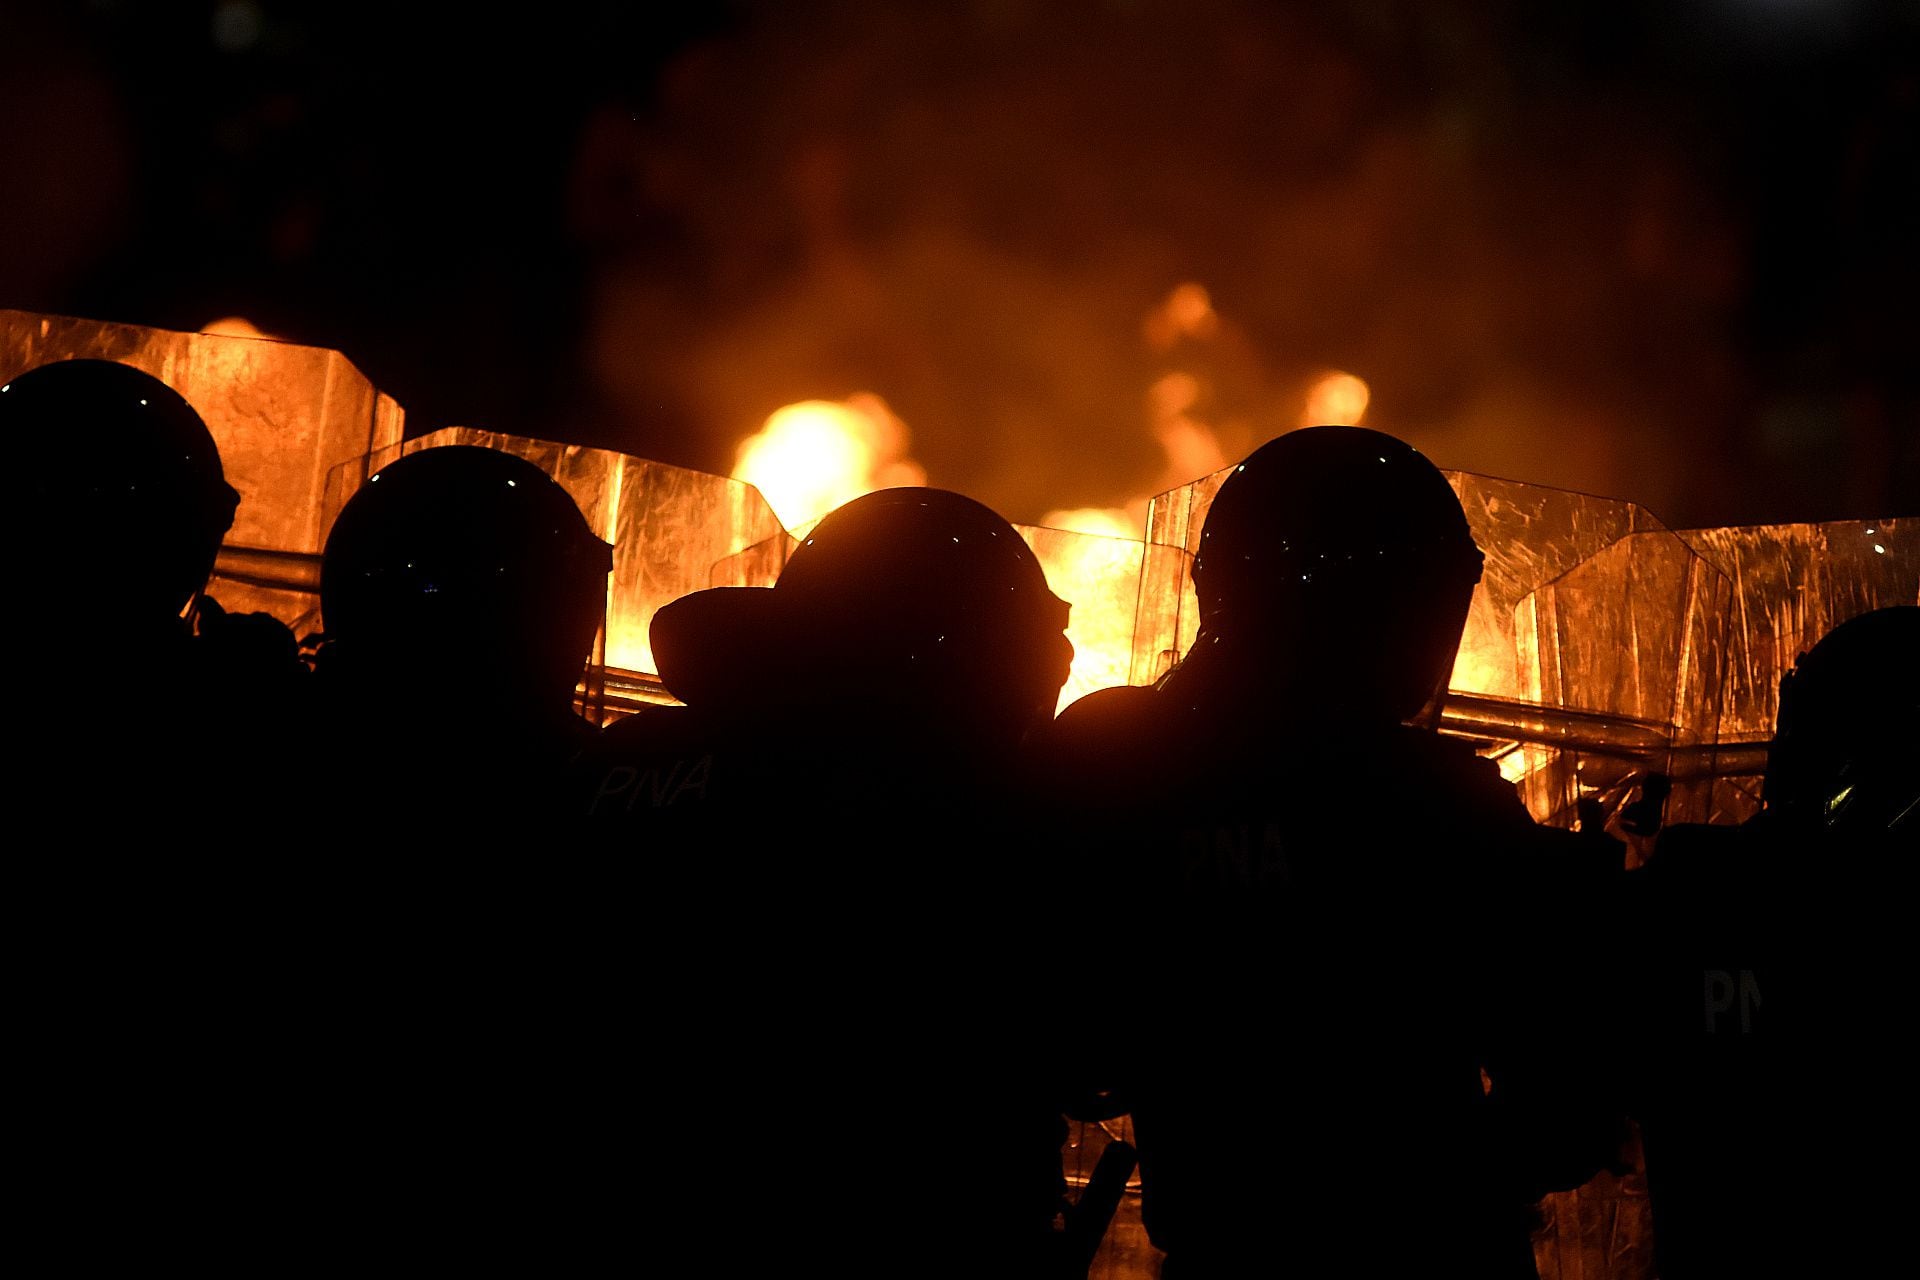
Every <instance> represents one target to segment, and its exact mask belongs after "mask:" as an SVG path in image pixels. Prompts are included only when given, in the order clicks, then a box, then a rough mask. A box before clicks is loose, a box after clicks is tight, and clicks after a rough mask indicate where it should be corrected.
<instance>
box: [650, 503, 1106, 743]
mask: <svg viewBox="0 0 1920 1280" xmlns="http://www.w3.org/2000/svg"><path fill="white" fill-rule="evenodd" d="M1067 614H1068V606H1067V604H1066V603H1065V602H1064V601H1062V600H1061V599H1060V598H1059V597H1057V596H1055V595H1054V594H1053V592H1052V591H1051V590H1050V589H1049V588H1048V586H1047V579H1046V574H1045V572H1044V571H1043V570H1042V569H1041V567H1040V564H1039V562H1038V561H1037V560H1036V559H1034V556H1033V552H1032V551H1031V550H1030V549H1029V548H1028V546H1027V544H1026V542H1025V540H1024V539H1022V538H1021V537H1020V534H1019V532H1018V531H1017V530H1016V529H1014V527H1013V526H1012V525H1010V524H1008V523H1007V522H1006V521H1005V520H1004V519H1002V518H1001V517H1000V516H999V515H997V514H996V513H994V512H993V511H992V510H991V509H989V508H987V507H985V506H982V505H981V504H980V503H978V502H975V501H974V500H973V499H971V498H967V497H963V496H962V495H960V494H957V493H952V492H949V491H947V490H944V489H931V488H899V489H882V490H879V491H877V492H874V493H869V494H866V495H864V496H862V497H859V498H855V499H854V500H853V501H851V502H849V503H847V504H846V505H844V506H842V507H839V508H837V509H836V510H834V511H832V512H830V513H829V514H828V515H827V516H825V517H824V518H823V519H822V520H821V521H820V523H819V524H818V525H817V526H816V527H815V528H814V530H813V531H812V532H811V533H810V534H808V535H807V536H806V537H805V538H804V539H803V540H802V542H801V544H800V545H799V546H798V547H797V548H795V550H794V552H793V555H792V556H791V557H790V558H789V559H788V561H787V564H786V566H785V568H784V569H783V570H782V571H781V574H780V579H779V582H778V583H777V584H776V585H775V586H774V587H772V588H771V589H769V588H765V587H717V588H714V589H711V590H708V591H699V592H695V593H693V594H692V595H689V596H684V597H682V598H681V599H679V600H676V601H674V602H673V603H672V604H670V605H668V606H666V607H665V608H663V609H662V610H661V611H660V612H659V613H658V614H657V615H656V616H655V618H654V622H653V628H652V641H653V648H654V657H655V659H656V660H657V662H658V664H659V667H660V674H661V678H662V679H663V680H664V681H665V682H666V684H667V687H668V688H669V689H670V690H672V691H673V692H674V694H675V695H676V696H679V697H681V698H683V699H684V700H686V701H688V702H690V703H693V704H695V705H701V704H706V703H713V702H716V701H722V700H726V699H729V698H731V699H733V700H735V701H740V700H743V699H744V700H753V699H761V700H764V699H775V700H780V701H783V702H785V703H786V704H787V705H788V706H789V707H795V708H805V709H809V710H812V709H819V708H825V707H832V706H835V705H838V706H843V707H848V708H857V709H860V710H863V711H867V712H873V711H876V710H889V711H891V712H893V713H897V714H898V715H900V716H904V717H909V718H919V719H920V720H921V721H922V722H924V723H925V724H927V725H928V726H929V727H933V726H946V727H948V728H954V727H955V726H963V728H957V729H955V731H956V732H962V731H967V730H971V729H978V730H979V731H980V732H982V733H984V734H987V735H989V736H993V737H1001V738H1002V739H1003V740H1005V739H1011V740H1017V738H1018V736H1019V735H1020V734H1021V733H1024V732H1025V731H1026V730H1027V729H1029V728H1031V727H1032V726H1033V725H1034V724H1035V723H1038V722H1042V721H1044V719H1045V718H1046V717H1048V716H1050V715H1051V714H1052V711H1053V706H1054V702H1055V700H1056V699H1057V698H1058V696H1059V693H1060V688H1061V686H1062V685H1063V684H1064V683H1065V682H1066V678H1067V674H1068V669H1069V667H1070V665H1071V663H1072V660H1073V647H1072V645H1071V643H1069V642H1068V640H1067V639H1066V635H1065V630H1066V625H1067Z"/></svg>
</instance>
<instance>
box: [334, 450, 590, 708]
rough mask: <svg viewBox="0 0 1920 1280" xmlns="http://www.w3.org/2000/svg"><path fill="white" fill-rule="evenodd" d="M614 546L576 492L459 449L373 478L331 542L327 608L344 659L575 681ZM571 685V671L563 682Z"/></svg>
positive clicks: (428, 453)
mask: <svg viewBox="0 0 1920 1280" xmlns="http://www.w3.org/2000/svg"><path fill="white" fill-rule="evenodd" d="M612 563H613V561H612V548H610V547H609V546H608V545H607V544H606V543H605V542H602V541H601V540H600V539H599V538H597V537H595V536H594V533H593V530H592V529H591V528H590V527H589V526H588V524H587V521H586V519H585V517H583V516H582V515H581V514H580V509H579V507H578V506H576V505H575V504H574V501H573V499H572V497H571V496H569V495H568V493H567V491H566V490H565V489H563V488H561V487H560V485H559V484H558V483H556V482H555V481H554V480H553V479H552V478H551V477H549V476H548V475H547V474H546V473H545V472H544V471H542V470H540V468H538V467H536V466H535V465H533V464H532V463H531V462H528V461H526V460H525V459H523V458H517V457H515V456H513V455H512V454H508V453H502V452H500V451H498V450H493V449H483V448H478V447H474V446H468V445H449V446H444V447H441V448H434V449H423V450H421V451H420V452H418V453H412V454H408V455H406V456H405V457H402V458H401V459H400V460H399V461H397V462H395V463H393V464H392V465H390V466H387V467H385V468H382V469H381V470H380V471H379V472H377V473H376V474H374V475H373V476H371V477H370V478H369V479H368V481H367V483H366V484H365V485H363V486H362V487H361V489H360V490H359V492H357V493H355V494H354V495H353V497H352V498H351V499H350V500H349V501H348V502H347V504H346V506H345V507H344V508H343V509H342V510H341V512H340V515H339V518H338V519H337V520H335V521H334V525H333V529H332V531H331V532H330V533H329V534H328V535H327V545H326V551H325V555H324V558H323V560H322V563H321V574H320V607H321V613H322V616H323V618H324V621H325V626H326V634H327V638H328V640H329V642H330V643H332V644H337V645H338V646H340V647H341V648H340V652H342V653H347V652H349V651H354V650H357V651H359V652H360V653H361V654H363V655H365V654H370V653H372V652H375V651H377V652H378V653H379V654H380V655H381V656H383V657H387V658H405V659H419V660H426V661H431V662H433V663H435V664H437V665H446V666H456V665H457V666H467V665H472V666H485V665H490V664H501V663H504V664H505V665H504V666H503V667H501V668H500V669H499V670H498V672H497V675H498V676H499V677H500V678H502V679H507V680H511V679H516V678H519V676H520V672H521V669H522V668H524V667H526V666H533V667H537V668H539V669H540V670H541V671H542V672H544V673H545V674H546V675H548V676H551V677H552V678H553V679H556V680H557V679H559V678H560V676H561V675H565V674H567V673H569V672H571V673H572V674H577V673H578V669H579V666H580V664H581V663H582V662H584V661H585V659H586V656H587V651H588V649H589V648H590V647H591V645H592V639H593V633H594V630H595V629H596V628H597V627H598V625H599V621H600V618H601V616H602V615H603V613H604V609H605V601H606V589H607V573H608V571H609V570H610V569H611V567H612ZM567 687H569V688H571V675H568V676H567Z"/></svg>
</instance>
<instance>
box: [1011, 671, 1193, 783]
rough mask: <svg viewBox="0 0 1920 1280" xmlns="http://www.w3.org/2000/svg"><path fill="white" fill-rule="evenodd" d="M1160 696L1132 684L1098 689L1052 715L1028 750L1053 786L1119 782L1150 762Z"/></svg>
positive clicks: (1156, 735)
mask: <svg viewBox="0 0 1920 1280" xmlns="http://www.w3.org/2000/svg"><path fill="white" fill-rule="evenodd" d="M1163 701H1164V699H1163V698H1162V696H1161V695H1159V694H1156V693H1155V692H1154V691H1153V690H1152V689H1148V688H1142V687H1139V686H1136V685H1119V686H1115V687H1113V688H1107V689H1096V690H1094V691H1093V692H1092V693H1089V694H1087V695H1086V696H1085V697H1082V698H1078V699H1076V700H1075V701H1074V702H1072V703H1071V704H1069V705H1068V706H1067V707H1066V709H1065V710H1063V711H1061V713H1060V714H1059V715H1057V716H1055V717H1054V718H1053V720H1052V722H1051V723H1049V724H1048V725H1047V726H1046V727H1045V728H1044V729H1043V730H1041V731H1040V733H1039V734H1038V735H1036V736H1035V738H1034V739H1033V741H1032V742H1031V743H1030V744H1029V751H1028V755H1029V757H1030V758H1031V760H1032V763H1033V765H1034V767H1035V768H1036V770H1037V771H1038V772H1039V774H1040V775H1041V776H1042V777H1044V778H1046V779H1047V781H1048V782H1049V783H1050V784H1051V785H1055V786H1059V787H1063V788H1068V789H1078V788H1081V787H1084V786H1086V785H1089V784H1093V783H1099V784H1101V785H1117V784H1123V781H1124V779H1126V778H1128V777H1131V776H1133V775H1135V774H1138V773H1144V772H1150V771H1151V770H1152V769H1153V767H1154V760H1155V752H1156V744H1157V743H1159V742H1160V741H1162V739H1163V736H1164V735H1163V733H1162V732H1161V721H1162V720H1163V712H1164V708H1163V707H1162V705H1161V704H1162V702H1163Z"/></svg>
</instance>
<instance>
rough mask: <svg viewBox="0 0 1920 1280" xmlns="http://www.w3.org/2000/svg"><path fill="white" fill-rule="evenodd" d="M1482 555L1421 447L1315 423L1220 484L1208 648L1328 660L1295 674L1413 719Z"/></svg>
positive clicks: (1444, 664)
mask: <svg viewBox="0 0 1920 1280" xmlns="http://www.w3.org/2000/svg"><path fill="white" fill-rule="evenodd" d="M1481 563H1482V556H1481V553H1480V550H1479V548H1478V547H1476V546H1475V545H1474V541H1473V535H1472V533H1471V531H1470V530H1469V528H1468V526H1467V520H1466V515H1465V513H1464V512H1463V511H1462V510H1461V507H1460V501H1459V499H1458V498H1457V497H1456V496H1455V494H1454V491H1453V487H1452V486H1451V485H1450V484H1448V482H1447V479H1446V477H1445V476H1444V475H1442V474H1441V472H1440V471H1439V469H1438V468H1437V467H1435V466H1434V465H1433V463H1432V462H1430V461H1428V460H1427V458H1426V457H1425V456H1424V455H1423V454H1421V453H1420V452H1419V451H1418V450H1416V449H1414V448H1413V447H1412V446H1411V445H1409V444H1407V443H1406V442H1404V441H1402V440H1399V439H1396V438H1395V437H1393V436H1390V435H1387V434H1385V433H1384V432H1379V431H1373V430H1369V429H1367V428H1364V427H1349V426H1325V427H1308V428H1304V429H1302V430H1299V431H1292V432H1288V433H1287V434H1286V435H1283V436H1279V437H1277V438H1275V439H1273V440H1270V441H1268V442H1267V443H1266V444H1264V445H1262V446H1261V447H1260V448H1258V449H1256V450H1255V451H1254V452H1253V453H1252V454H1250V455H1249V456H1248V457H1247V458H1246V460H1245V461H1243V462H1242V463H1241V464H1240V465H1239V466H1237V467H1235V468H1234V470H1233V472H1232V473H1231V474H1229V475H1228V477H1227V479H1226V480H1225V482H1224V483H1222V485H1221V486H1220V489H1219V492H1218V493H1217V494H1216V495H1215V496H1214V499H1213V503H1212V505H1211V507H1209V508H1208V510H1207V513H1206V518H1205V522H1204V524H1203V526H1202V529H1201V536H1200V542H1199V547H1198V550H1197V551H1196V553H1195V557H1194V567H1193V581H1194V588H1195V591H1196V593H1197V595H1198V597H1199V601H1200V617H1201V625H1202V627H1203V628H1205V629H1206V631H1207V632H1208V633H1209V634H1208V637H1207V638H1208V641H1209V642H1210V643H1212V642H1218V641H1221V640H1226V641H1229V642H1237V643H1240V644H1241V646H1242V652H1243V654H1244V656H1245V657H1246V658H1248V659H1253V658H1256V657H1257V658H1258V659H1259V660H1260V661H1269V662H1272V663H1277V664H1289V663H1290V664H1293V665H1294V666H1295V667H1319V668H1322V670H1320V671H1319V672H1313V671H1298V672H1296V674H1297V675H1298V676H1300V677H1301V678H1303V679H1312V678H1318V677H1325V678H1329V679H1333V680H1338V681H1346V682H1348V684H1349V685H1350V686H1351V688H1350V690H1349V692H1350V695H1351V696H1352V697H1353V698H1354V699H1355V700H1356V701H1358V700H1363V699H1367V698H1377V699H1379V700H1380V701H1381V702H1382V703H1383V704H1391V705H1392V706H1393V707H1395V708H1400V709H1399V710H1397V711H1396V712H1395V713H1396V714H1401V715H1410V714H1412V713H1413V711H1415V710H1417V709H1418V707H1419V705H1420V703H1421V701H1422V700H1424V698H1425V697H1427V696H1428V695H1429V694H1430V693H1431V691H1432V690H1433V689H1434V687H1435V685H1436V683H1437V682H1438V681H1440V680H1443V679H1444V678H1445V674H1446V672H1447V671H1448V670H1450V669H1451V665H1452V658H1453V654H1454V651H1455V649H1456V648H1457V647H1458V644H1459V638H1460V632H1461V629H1462V628H1463V627H1464V625H1465V622H1466V613H1467V607H1468V605H1469V604H1470V602H1471V600H1472V594H1473V587H1474V584H1475V583H1476V582H1478V581H1479V578H1480V569H1481ZM1256 637H1257V640H1258V644H1259V647H1260V649H1261V652H1260V653H1259V654H1258V655H1256V654H1255V653H1254V652H1253V648H1254V645H1253V643H1252V642H1251V639H1250V638H1256ZM1409 700H1411V702H1412V706H1410V707H1409V706H1405V705H1404V704H1406V703H1407V702H1408V701H1409Z"/></svg>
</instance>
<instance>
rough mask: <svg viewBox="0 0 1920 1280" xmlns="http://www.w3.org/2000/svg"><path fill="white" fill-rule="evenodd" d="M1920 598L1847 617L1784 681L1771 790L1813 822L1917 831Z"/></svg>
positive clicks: (1858, 829)
mask: <svg viewBox="0 0 1920 1280" xmlns="http://www.w3.org/2000/svg"><path fill="white" fill-rule="evenodd" d="M1916 724H1920V606H1915V605H1897V606H1893V607H1890V608H1884V609H1875V610H1873V611H1871V612H1869V613H1863V614H1859V615H1857V616H1856V617H1853V618H1849V619H1848V620H1847V621H1845V622H1842V623H1841V624H1840V625H1839V626H1837V627H1834V628H1833V629H1832V630H1831V631H1829V632H1828V633H1827V634H1826V635H1825V636H1824V637H1822V638H1821V640H1820V641H1819V643H1817V644H1815V645H1814V646H1813V647H1812V648H1811V649H1809V650H1808V651H1807V652H1806V653H1804V654H1801V655H1800V657H1799V658H1798V659H1797V660H1796V661H1795V662H1794V665H1793V670H1792V671H1790V672H1788V673H1787V675H1785V676H1784V677H1782V679H1781V681H1780V713H1779V717H1778V719H1777V720H1776V721H1775V726H1774V735H1773V740H1772V742H1771V743H1770V744H1769V748H1768V753H1767V774H1766V789H1765V799H1766V804H1767V808H1768V809H1769V810H1770V811H1772V812H1773V813H1774V814H1775V816H1776V817H1777V818H1780V819H1783V820H1785V821H1787V822H1789V823H1791V824H1792V825H1793V826H1795V827H1796V828H1800V829H1803V830H1808V831H1822V830H1823V831H1832V832H1837V833H1842V834H1847V833H1860V834H1865V833H1871V832H1876V831H1887V830H1891V829H1894V828H1899V829H1902V830H1912V829H1914V827H1915V824H1916V823H1917V822H1920V817H1917V816H1916V806H1920V744H1917V743H1916V741H1915V738H1914V726H1915V725H1916Z"/></svg>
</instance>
